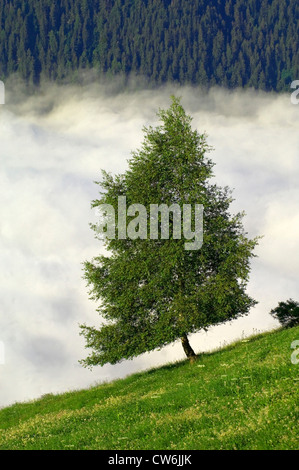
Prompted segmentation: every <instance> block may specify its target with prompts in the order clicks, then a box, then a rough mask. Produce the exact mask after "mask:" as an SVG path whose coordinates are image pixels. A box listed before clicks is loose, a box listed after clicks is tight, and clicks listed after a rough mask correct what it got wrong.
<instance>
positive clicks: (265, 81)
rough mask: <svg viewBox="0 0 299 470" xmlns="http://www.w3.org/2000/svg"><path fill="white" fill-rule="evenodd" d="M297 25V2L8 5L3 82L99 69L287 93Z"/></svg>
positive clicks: (66, 0)
mask: <svg viewBox="0 0 299 470" xmlns="http://www.w3.org/2000/svg"><path fill="white" fill-rule="evenodd" d="M297 18H298V2H297V1H296V0H270V1H268V2H265V1H264V2H261V1H258V0H246V1H245V0H235V1H234V2H231V0H225V1H223V0H215V1H214V2H210V1H208V0H194V1H192V2H184V1H182V0H176V1H174V0H172V1H171V0H148V1H146V2H141V1H138V2H137V1H132V0H101V1H100V0H93V1H91V0H80V1H78V0H58V1H56V2H52V1H51V0H30V1H25V0H2V1H1V2H0V39H1V40H0V58H1V59H0V78H4V77H7V76H8V75H9V74H11V73H13V72H17V73H19V74H20V75H21V76H22V77H23V78H24V79H26V80H28V81H33V82H34V83H38V82H39V80H40V78H47V79H52V80H63V79H66V78H72V74H73V73H74V72H75V71H76V70H77V69H78V68H83V69H86V68H87V69H88V68H94V69H95V70H97V71H98V72H99V73H100V74H102V73H104V74H110V75H111V74H112V75H113V74H119V73H123V74H125V75H126V76H128V75H129V74H130V73H131V72H133V73H134V74H137V75H141V76H143V77H147V79H148V80H149V81H150V82H152V83H163V82H165V81H168V80H171V81H176V82H178V83H180V84H185V83H189V84H190V83H191V84H200V85H204V86H206V85H213V84H218V85H221V86H228V87H230V88H233V87H236V86H244V87H254V88H260V89H264V90H276V91H281V90H286V89H289V86H290V82H291V81H292V80H295V79H297V78H298V76H299V63H298V54H297V40H296V38H297V37H298V23H297ZM27 60H29V65H28V66H27V65H26V64H27Z"/></svg>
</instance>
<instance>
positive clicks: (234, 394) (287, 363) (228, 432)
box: [0, 327, 299, 451]
mask: <svg viewBox="0 0 299 470" xmlns="http://www.w3.org/2000/svg"><path fill="white" fill-rule="evenodd" d="M298 339H299V327H297V328H292V329H288V330H285V329H283V330H280V331H276V332H273V333H267V334H263V335H261V336H259V337H254V338H251V339H249V338H248V339H246V340H243V341H239V342H238V343H236V344H234V345H230V346H228V347H227V348H225V349H222V350H220V351H216V352H212V353H205V354H202V355H201V358H200V362H198V363H197V365H198V367H196V366H190V365H189V363H188V362H187V361H184V362H180V363H176V364H168V365H166V366H164V367H161V368H158V369H153V370H149V371H146V372H142V373H139V374H134V375H131V376H129V377H127V378H125V379H121V380H117V381H114V382H111V383H106V384H102V385H98V386H96V387H92V388H90V389H87V390H79V391H72V392H68V393H64V394H61V395H52V396H51V395H47V396H44V397H42V398H41V399H39V400H35V401H33V402H30V403H22V404H20V403H18V404H15V405H12V406H10V407H8V408H5V409H2V410H0V449H1V450H23V449H26V450H30V449H34V450H60V449H61V450H77V449H78V450H81V449H82V450H105V449H107V450H110V451H111V450H127V451H134V450H135V451H136V450H147V449H149V450H161V449H164V450H197V449H199V450H221V449H222V450H292V449H293V450H298V431H297V429H298V418H299V417H298V398H299V397H298V371H299V365H294V364H292V363H291V352H292V350H291V349H290V345H291V344H292V342H293V341H295V340H298Z"/></svg>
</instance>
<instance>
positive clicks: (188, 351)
mask: <svg viewBox="0 0 299 470" xmlns="http://www.w3.org/2000/svg"><path fill="white" fill-rule="evenodd" d="M181 341H182V345H183V349H184V352H185V354H186V356H187V358H188V359H189V361H190V363H191V364H192V363H193V362H195V360H196V354H195V352H194V351H193V349H192V348H191V346H190V343H189V340H188V337H187V335H186V334H185V335H183V336H182V337H181Z"/></svg>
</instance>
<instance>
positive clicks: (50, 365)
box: [0, 83, 299, 406]
mask: <svg viewBox="0 0 299 470" xmlns="http://www.w3.org/2000/svg"><path fill="white" fill-rule="evenodd" d="M5 85H6V104H5V105H4V106H1V107H0V133H1V134H0V135H1V151H0V158H1V173H0V185H1V193H0V204H1V222H0V244H1V251H0V263H1V268H2V269H1V278H2V280H1V286H0V299H1V300H0V306H1V307H0V308H1V310H0V311H1V315H0V340H1V341H2V342H3V343H4V346H5V364H4V365H0V368H1V371H0V372H1V392H0V406H4V405H7V404H10V403H13V402H14V401H22V400H28V399H32V398H36V397H38V396H40V395H41V394H44V393H50V392H53V393H56V392H60V391H65V390H69V389H74V388H82V387H87V386H88V385H90V384H93V383H95V382H99V381H103V380H111V379H113V378H116V377H120V376H124V375H126V374H128V373H131V372H133V371H136V370H140V369H142V368H146V367H150V366H152V365H158V364H161V363H163V362H165V361H170V360H176V359H181V358H183V354H182V351H181V347H180V345H170V346H169V347H167V348H165V349H164V350H163V351H161V352H159V353H158V352H154V353H150V354H145V355H143V356H141V357H140V358H137V359H135V360H133V361H124V362H122V363H121V364H118V365H116V366H110V365H107V366H105V367H103V368H96V369H94V370H93V371H92V372H90V371H89V370H85V369H83V368H82V367H81V366H80V365H79V364H78V360H79V359H82V358H83V357H85V356H86V354H87V352H86V350H85V349H84V340H83V338H82V337H80V336H79V327H78V324H79V323H87V324H92V325H99V324H100V319H99V318H98V316H97V313H96V311H95V309H96V305H95V304H94V303H93V302H92V301H90V300H89V298H88V292H87V288H86V286H85V282H84V281H83V279H82V265H81V263H82V262H83V261H84V260H86V259H91V258H92V257H93V256H95V255H97V254H98V253H99V252H100V251H101V250H103V248H102V247H101V245H100V244H99V242H98V241H97V240H96V239H95V238H94V236H93V232H92V231H91V230H90V228H89V223H90V222H94V214H93V212H92V211H91V209H90V202H91V200H92V199H95V198H96V197H97V190H98V188H97V186H96V185H95V184H94V181H95V180H98V179H100V174H101V173H100V172H101V169H105V170H107V171H112V172H113V173H119V172H122V171H124V170H125V169H126V168H127V160H128V158H130V154H131V151H133V150H136V149H138V148H139V147H140V144H141V142H142V139H143V132H142V128H143V126H144V125H145V126H147V125H156V124H157V122H158V121H157V116H156V112H157V110H158V109H159V108H165V107H168V106H169V104H170V95H171V94H173V93H174V94H176V95H177V96H181V97H182V104H183V106H184V107H185V109H186V111H187V112H188V113H190V114H191V115H192V116H193V126H194V127H196V128H197V129H198V130H199V132H207V134H208V143H209V144H210V145H212V146H213V147H214V151H213V152H212V153H211V154H210V157H211V158H212V160H213V161H214V162H215V164H216V165H215V168H214V173H215V181H216V182H217V183H219V184H220V185H228V186H230V187H231V188H232V189H234V192H233V196H234V198H235V201H234V203H233V206H232V208H233V210H234V211H235V212H236V211H239V210H245V212H246V214H247V215H246V217H245V218H244V226H245V229H246V230H247V232H248V233H249V236H251V237H254V236H256V235H263V236H264V238H263V239H262V240H261V242H260V245H259V247H258V248H257V250H256V253H257V254H258V258H256V259H254V261H253V264H252V271H251V276H250V283H249V286H248V291H249V293H250V294H251V295H252V296H253V297H254V298H255V299H256V300H258V301H259V304H258V305H257V307H255V308H254V309H252V311H251V313H250V315H249V316H248V317H245V318H244V319H242V320H239V321H236V322H232V323H231V324H228V325H224V326H220V327H213V328H211V329H210V331H209V332H208V333H203V332H201V333H199V334H197V335H193V336H192V345H194V348H195V349H196V350H197V351H200V350H209V349H213V348H215V347H217V346H219V345H221V344H224V343H225V342H226V341H227V342H229V341H230V340H233V339H236V338H240V337H241V336H242V335H247V334H252V333H253V332H257V331H264V330H267V329H271V328H274V327H276V326H277V322H275V321H274V320H273V319H272V318H271V317H270V316H269V310H270V309H271V308H273V307H275V306H276V304H277V302H278V301H280V300H285V299H287V298H289V297H293V298H298V287H297V284H298V283H297V279H298V274H299V273H298V270H299V268H298V266H299V262H298V261H299V259H298V249H297V247H296V245H297V240H298V236H299V218H298V203H299V193H298V189H297V188H298V183H297V175H298V170H299V161H298V148H299V137H298V120H299V114H298V111H299V107H298V106H297V107H296V106H294V105H292V104H291V101H290V96H289V95H288V94H281V95H276V94H272V93H271V94H265V93H260V92H259V93H258V92H254V91H251V90H248V91H238V90H237V91H233V92H232V91H230V92H229V91H227V90H223V89H221V88H214V89H211V90H210V91H209V92H208V93H207V92H204V91H202V90H201V89H199V88H196V87H195V88H191V87H190V88H188V87H184V88H180V87H171V86H166V87H162V88H159V89H157V90H149V89H140V90H139V91H136V92H133V91H130V90H129V91H119V92H117V91H116V92H115V93H111V90H110V89H108V88H107V86H106V85H101V84H88V85H86V86H81V87H75V86H71V85H69V86H67V87H64V86H60V87H59V86H55V85H47V86H44V88H42V89H41V90H40V91H39V92H38V93H35V94H32V95H27V94H26V93H24V92H22V90H21V89H19V88H16V87H15V84H13V83H12V84H11V86H10V83H6V84H5Z"/></svg>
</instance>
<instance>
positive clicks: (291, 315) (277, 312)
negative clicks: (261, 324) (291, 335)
mask: <svg viewBox="0 0 299 470" xmlns="http://www.w3.org/2000/svg"><path fill="white" fill-rule="evenodd" d="M270 314H271V315H272V316H273V317H274V318H275V319H276V320H278V321H279V322H280V324H281V325H282V326H284V327H285V328H292V327H293V326H296V325H299V302H297V301H295V300H293V299H289V300H287V301H286V302H279V304H278V305H277V307H276V308H273V309H272V310H271V312H270Z"/></svg>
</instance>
